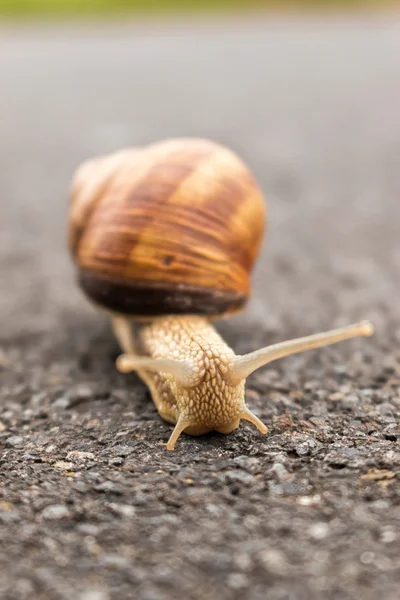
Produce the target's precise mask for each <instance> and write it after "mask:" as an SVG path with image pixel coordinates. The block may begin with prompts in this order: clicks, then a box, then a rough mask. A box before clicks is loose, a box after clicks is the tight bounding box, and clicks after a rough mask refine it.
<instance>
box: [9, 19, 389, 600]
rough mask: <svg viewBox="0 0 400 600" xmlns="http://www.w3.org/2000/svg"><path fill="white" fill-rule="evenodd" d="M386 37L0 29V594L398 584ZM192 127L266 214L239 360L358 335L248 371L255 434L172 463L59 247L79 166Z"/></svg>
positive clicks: (304, 29) (378, 29)
mask: <svg viewBox="0 0 400 600" xmlns="http://www.w3.org/2000/svg"><path fill="white" fill-rule="evenodd" d="M399 56H400V21H399V20H398V19H395V18H394V17H393V16H391V17H389V16H386V17H382V18H378V17H374V18H363V19H362V20H357V19H355V18H354V19H348V20H344V19H338V18H337V19H335V20H333V21H331V22H324V21H323V20H320V19H319V20H318V19H309V20H305V19H297V20H296V19H287V20H284V19H271V20H264V21H263V20H260V21H259V22H256V21H254V22H252V21H248V22H240V21H239V20H233V21H229V22H223V21H222V20H221V21H219V22H215V23H206V22H204V23H201V24H189V23H183V22H182V23H178V24H173V23H169V24H165V25H163V24H161V23H158V24H154V25H151V24H150V23H147V24H138V23H129V22H127V23H123V24H116V23H114V24H110V25H106V24H104V23H103V24H98V25H97V26H90V25H75V26H73V25H57V26H56V25H54V24H47V25H36V26H34V25H31V26H21V27H19V28H18V27H16V26H13V27H12V26H8V27H7V26H5V25H3V26H2V27H1V29H0V273H1V290H0V315H1V327H0V343H1V353H0V403H1V404H0V445H1V459H0V540H1V544H0V548H1V549H0V564H2V565H4V566H3V568H2V571H1V574H0V597H1V598H2V599H4V600H14V599H21V600H22V599H30V598H34V599H38V600H42V599H46V600H47V599H53V598H54V599H57V600H58V599H61V600H68V599H70V598H71V599H74V600H76V599H79V600H114V599H115V600H117V599H118V600H121V599H122V600H123V599H125V598H139V599H140V600H167V599H168V600H169V599H179V598H185V599H191V598H193V599H201V600H202V599H214V598H223V599H225V598H226V599H236V598H237V599H239V598H240V599H242V598H246V599H248V600H261V599H265V598H267V599H271V600H286V599H296V600H303V598H304V599H305V600H306V599H307V600H310V599H311V600H312V599H314V598H315V599H319V598H324V599H332V600H333V599H334V600H347V599H359V598H363V599H365V600H369V599H371V600H372V599H375V598H377V597H381V598H383V599H385V600H397V598H399V582H400V559H399V556H400V551H399V549H400V509H399V506H400V493H399V488H400V486H399V477H400V448H399V437H400V427H399V406H400V396H399V386H400V350H399V344H400V316H399V302H398V298H399V291H400V244H399V229H400V201H399V197H400V183H399V182H400V176H399V172H400V118H399V105H400V69H399V66H400V65H399ZM177 135H200V136H207V137H211V138H213V139H216V140H218V141H220V142H222V143H225V144H227V145H229V146H231V147H232V148H233V149H235V150H236V151H237V152H238V153H239V154H241V155H242V156H243V157H244V159H245V160H246V161H247V162H248V164H249V165H250V166H251V168H252V169H253V171H254V173H255V174H256V176H257V178H258V180H259V181H260V184H261V186H262V188H263V189H264V191H265V194H266V197H267V200H268V206H269V232H268V236H267V240H266V243H265V245H264V250H263V254H262V257H261V259H260V261H259V263H258V266H257V269H256V273H255V277H254V295H253V299H252V301H251V303H250V305H249V307H248V310H247V311H246V313H244V314H243V315H241V316H238V317H235V318H233V319H230V320H226V321H225V322H223V323H222V324H221V325H220V329H221V331H222V332H223V334H224V336H225V337H226V339H227V340H228V342H229V343H231V344H232V346H233V347H234V348H235V350H236V351H237V352H245V351H250V350H252V349H256V348H258V347H259V346H261V345H262V344H266V343H268V342H271V341H278V340H283V339H286V338H290V337H293V336H295V335H302V334H304V335H305V334H308V333H312V332H316V331H320V330H324V329H327V328H330V327H332V326H338V325H341V324H346V323H350V322H352V321H354V320H358V319H360V318H369V319H371V320H372V321H373V322H374V323H375V325H376V327H377V333H376V336H374V337H373V338H372V339H370V340H356V341H353V342H349V343H346V344H343V345H340V346H336V347H334V348H330V349H326V350H323V351H322V350H321V351H315V352H312V353H309V354H305V355H301V356H298V357H293V358H290V359H287V360H284V361H280V362H279V363H275V364H274V365H271V367H269V368H266V369H264V370H261V371H260V372H258V373H257V374H255V375H254V376H252V377H251V379H250V380H249V384H248V403H249V405H250V406H251V408H252V409H253V410H254V411H255V412H256V413H257V414H258V415H259V416H260V418H262V419H263V421H264V422H265V423H267V424H268V425H269V426H270V428H271V434H270V435H269V436H265V437H262V436H260V435H259V434H258V433H257V432H256V431H255V430H254V429H253V428H252V427H250V426H249V427H247V426H246V425H242V426H241V428H240V429H239V430H238V431H237V432H236V433H234V434H232V435H230V436H227V437H224V436H221V435H218V434H212V435H208V436H204V437H203V438H190V437H187V436H182V438H181V439H180V440H179V443H178V444H177V446H176V450H175V452H174V453H167V451H166V450H165V447H164V446H163V445H161V442H164V441H166V440H167V438H168V436H169V433H170V426H169V425H167V424H165V423H163V422H162V421H161V419H160V418H159V416H158V414H157V413H156V411H155V409H154V407H153V405H152V403H151V400H150V398H149V396H148V394H147V392H146V390H145V389H144V387H143V386H142V385H141V384H140V383H139V381H138V380H137V378H136V377H135V376H134V375H131V376H129V377H124V376H122V375H118V374H117V373H116V372H115V369H114V366H113V359H114V358H115V356H116V355H117V352H118V348H117V345H116V343H115V342H114V340H113V338H112V335H111V332H110V329H109V325H108V323H107V322H106V321H105V319H104V316H103V315H101V314H98V313H97V312H96V311H94V310H93V309H92V308H91V307H89V305H88V304H87V302H86V301H85V299H84V298H83V297H82V295H81V294H80V292H79V290H78V289H77V287H76V285H75V282H74V273H73V269H72V267H71V264H70V260H69V256H68V253H67V251H66V248H65V230H66V214H67V199H68V187H69V183H70V179H71V176H72V172H73V170H74V168H75V167H76V165H77V164H78V163H79V162H80V161H81V160H83V159H84V158H86V157H88V156H91V155H93V154H97V153H104V152H107V151H112V150H114V149H117V148H119V147H122V146H125V145H140V144H143V143H147V142H149V141H152V140H156V139H161V138H164V137H169V136H177Z"/></svg>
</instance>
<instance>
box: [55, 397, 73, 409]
mask: <svg viewBox="0 0 400 600" xmlns="http://www.w3.org/2000/svg"><path fill="white" fill-rule="evenodd" d="M70 404H71V398H70V397H69V396H60V398H57V399H56V400H54V402H53V406H54V407H55V408H68V407H69V406H70Z"/></svg>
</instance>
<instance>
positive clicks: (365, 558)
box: [360, 552, 375, 565]
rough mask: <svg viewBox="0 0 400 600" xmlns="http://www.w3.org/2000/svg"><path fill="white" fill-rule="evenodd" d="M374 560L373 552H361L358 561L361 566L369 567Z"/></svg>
mask: <svg viewBox="0 0 400 600" xmlns="http://www.w3.org/2000/svg"><path fill="white" fill-rule="evenodd" d="M374 558H375V554H374V553H373V552H363V553H362V554H361V556H360V561H361V562H362V564H363V565H370V564H371V563H372V562H373V560H374Z"/></svg>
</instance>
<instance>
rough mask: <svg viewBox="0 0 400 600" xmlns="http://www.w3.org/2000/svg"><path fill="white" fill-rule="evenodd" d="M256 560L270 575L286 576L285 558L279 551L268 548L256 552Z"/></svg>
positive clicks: (286, 565)
mask: <svg viewBox="0 0 400 600" xmlns="http://www.w3.org/2000/svg"><path fill="white" fill-rule="evenodd" d="M257 558H258V560H259V561H260V563H261V564H262V565H263V567H264V568H265V569H266V570H267V571H269V572H270V573H272V574H275V575H286V573H287V571H288V564H287V560H286V556H285V554H284V553H283V552H281V550H276V549H272V548H268V549H267V550H261V552H258V554H257Z"/></svg>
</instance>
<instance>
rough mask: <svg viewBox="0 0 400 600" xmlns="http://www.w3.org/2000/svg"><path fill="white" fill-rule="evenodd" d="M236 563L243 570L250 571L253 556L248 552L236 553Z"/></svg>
mask: <svg viewBox="0 0 400 600" xmlns="http://www.w3.org/2000/svg"><path fill="white" fill-rule="evenodd" d="M234 563H235V565H236V567H237V568H238V569H240V570H241V571H250V570H251V567H252V560H251V557H250V555H249V554H247V553H246V552H241V553H239V554H235V556H234Z"/></svg>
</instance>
